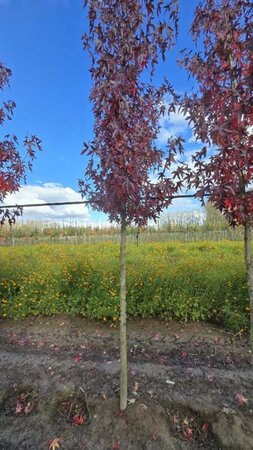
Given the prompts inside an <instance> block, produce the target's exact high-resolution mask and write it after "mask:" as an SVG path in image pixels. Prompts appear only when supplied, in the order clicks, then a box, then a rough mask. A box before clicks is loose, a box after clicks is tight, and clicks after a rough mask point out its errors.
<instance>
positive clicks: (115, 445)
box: [112, 441, 120, 450]
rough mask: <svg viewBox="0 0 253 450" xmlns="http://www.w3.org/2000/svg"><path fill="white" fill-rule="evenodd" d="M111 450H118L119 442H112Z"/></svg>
mask: <svg viewBox="0 0 253 450" xmlns="http://www.w3.org/2000/svg"><path fill="white" fill-rule="evenodd" d="M112 450H120V441H114V442H113V444H112Z"/></svg>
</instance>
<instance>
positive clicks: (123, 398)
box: [120, 217, 127, 411]
mask: <svg viewBox="0 0 253 450" xmlns="http://www.w3.org/2000/svg"><path fill="white" fill-rule="evenodd" d="M126 407H127V332H126V221H125V218H124V217H122V219H121V233H120V410H121V411H124V410H125V409H126Z"/></svg>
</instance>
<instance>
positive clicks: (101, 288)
mask: <svg viewBox="0 0 253 450" xmlns="http://www.w3.org/2000/svg"><path fill="white" fill-rule="evenodd" d="M127 303H128V306H127V307H128V316H129V317H132V318H137V317H141V318H143V317H154V318H160V319H166V320H179V321H189V320H191V321H199V320H203V321H209V322H213V323H217V324H219V325H221V326H223V327H224V328H225V329H226V330H229V331H232V332H235V333H237V332H240V333H243V332H244V331H245V330H247V327H248V320H249V305H248V299H247V287H246V278H245V269H244V260H243V245H242V243H241V242H231V241H222V242H194V243H179V242H171V243H170V242H163V243H162V242H160V243H157V242H153V243H145V244H140V245H139V246H138V247H137V246H136V245H133V244H130V245H129V246H128V250H127ZM54 314H70V315H80V316H84V317H86V318H90V319H99V320H104V321H107V320H109V321H112V322H117V320H118V319H119V246H118V245H117V244H114V243H96V244H81V245H73V246H72V245H68V246H66V245H50V244H40V245H37V246H34V245H33V246H24V247H15V248H8V247H3V248H1V252H0V316H1V317H2V318H4V319H7V318H11V319H19V318H24V317H26V316H29V315H32V316H38V315H48V316H49V315H54Z"/></svg>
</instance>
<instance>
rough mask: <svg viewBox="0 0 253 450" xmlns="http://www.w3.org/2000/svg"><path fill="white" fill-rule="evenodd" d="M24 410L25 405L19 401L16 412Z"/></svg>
mask: <svg viewBox="0 0 253 450" xmlns="http://www.w3.org/2000/svg"><path fill="white" fill-rule="evenodd" d="M22 410H23V405H22V403H20V402H19V401H18V402H17V404H16V409H15V413H16V414H20V413H21V412H22Z"/></svg>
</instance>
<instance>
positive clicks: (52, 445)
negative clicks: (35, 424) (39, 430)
mask: <svg viewBox="0 0 253 450" xmlns="http://www.w3.org/2000/svg"><path fill="white" fill-rule="evenodd" d="M60 442H61V439H60V438H54V439H52V440H51V441H48V446H49V447H48V448H49V450H56V449H57V448H60Z"/></svg>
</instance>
